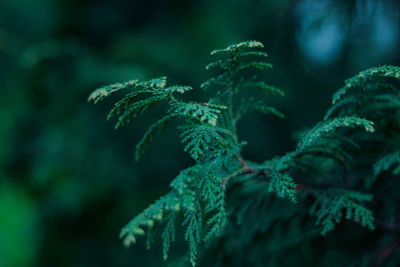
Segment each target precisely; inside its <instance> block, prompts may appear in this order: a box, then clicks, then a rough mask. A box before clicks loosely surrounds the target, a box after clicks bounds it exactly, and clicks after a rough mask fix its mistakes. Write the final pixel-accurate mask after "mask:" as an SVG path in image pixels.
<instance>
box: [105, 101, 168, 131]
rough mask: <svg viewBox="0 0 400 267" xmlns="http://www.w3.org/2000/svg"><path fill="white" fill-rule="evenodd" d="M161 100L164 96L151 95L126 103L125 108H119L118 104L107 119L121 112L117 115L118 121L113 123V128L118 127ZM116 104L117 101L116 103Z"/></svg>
mask: <svg viewBox="0 0 400 267" xmlns="http://www.w3.org/2000/svg"><path fill="white" fill-rule="evenodd" d="M162 100H165V97H164V96H152V97H149V98H146V99H143V100H140V101H137V102H134V103H132V104H128V106H127V107H125V109H124V110H123V109H121V106H120V105H116V106H115V107H114V108H113V109H112V110H111V111H110V113H109V115H108V117H107V119H111V118H112V117H113V116H115V115H117V114H118V115H119V114H120V113H121V112H122V114H121V115H120V116H119V117H118V121H117V123H116V124H115V129H118V128H119V127H121V126H124V125H125V124H127V123H129V122H130V121H131V119H132V118H136V117H137V116H139V115H142V114H143V113H145V112H146V111H147V110H149V109H150V108H151V107H153V106H154V105H155V104H158V103H160V102H161V101H162ZM117 104H118V103H117Z"/></svg>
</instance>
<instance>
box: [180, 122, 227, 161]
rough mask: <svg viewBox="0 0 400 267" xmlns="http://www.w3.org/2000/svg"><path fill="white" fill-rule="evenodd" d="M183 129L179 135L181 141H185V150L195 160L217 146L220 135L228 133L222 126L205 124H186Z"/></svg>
mask: <svg viewBox="0 0 400 267" xmlns="http://www.w3.org/2000/svg"><path fill="white" fill-rule="evenodd" d="M183 129H184V131H183V132H182V134H181V137H182V143H186V146H185V151H187V152H189V154H190V155H191V156H192V157H193V158H194V159H195V160H198V159H199V158H200V157H201V156H202V155H204V152H205V151H207V150H209V149H210V148H213V147H215V146H218V145H219V144H218V140H219V138H220V137H221V135H228V134H230V132H229V131H228V130H226V129H224V128H219V127H215V126H214V127H213V126H206V125H193V126H186V127H184V128H183Z"/></svg>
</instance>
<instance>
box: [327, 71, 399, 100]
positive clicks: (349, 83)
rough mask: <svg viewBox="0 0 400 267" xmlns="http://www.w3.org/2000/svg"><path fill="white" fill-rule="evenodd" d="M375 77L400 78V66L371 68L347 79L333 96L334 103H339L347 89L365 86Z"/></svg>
mask: <svg viewBox="0 0 400 267" xmlns="http://www.w3.org/2000/svg"><path fill="white" fill-rule="evenodd" d="M374 78H394V79H400V67H396V66H382V67H376V68H370V69H368V70H365V71H362V72H360V73H359V74H358V75H356V76H354V77H352V78H350V79H348V80H346V82H345V85H344V86H343V87H342V88H341V89H339V90H338V91H337V92H336V93H335V94H334V95H333V97H332V104H335V103H337V102H338V101H339V100H340V99H341V97H342V96H343V95H345V94H346V93H347V91H348V90H349V89H351V88H353V87H363V86H364V85H366V84H367V83H368V82H369V81H370V80H371V79H374Z"/></svg>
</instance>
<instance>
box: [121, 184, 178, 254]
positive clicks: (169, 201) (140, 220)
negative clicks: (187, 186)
mask: <svg viewBox="0 0 400 267" xmlns="http://www.w3.org/2000/svg"><path fill="white" fill-rule="evenodd" d="M177 203H178V202H177V198H176V196H175V194H174V193H172V192H171V193H169V194H167V195H165V196H164V197H162V198H160V199H159V200H158V201H156V202H155V203H154V204H152V205H150V206H149V207H148V208H147V209H146V210H144V211H143V212H142V213H140V214H139V215H138V216H136V217H135V218H134V219H133V220H131V221H130V222H129V223H128V224H127V225H126V226H125V227H124V228H122V230H121V234H120V237H124V244H125V246H127V247H129V246H130V245H131V244H135V243H136V238H137V236H141V235H144V233H145V231H144V230H143V228H144V227H147V228H148V229H150V228H153V226H154V223H155V222H156V221H161V220H162V219H163V215H164V210H165V209H166V208H167V207H168V208H170V207H175V206H176V204H177Z"/></svg>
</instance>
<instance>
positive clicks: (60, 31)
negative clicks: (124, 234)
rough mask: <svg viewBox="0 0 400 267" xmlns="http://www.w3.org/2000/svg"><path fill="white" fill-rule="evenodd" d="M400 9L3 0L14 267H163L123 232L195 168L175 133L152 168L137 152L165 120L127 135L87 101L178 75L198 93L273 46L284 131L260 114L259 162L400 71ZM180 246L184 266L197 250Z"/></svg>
mask: <svg viewBox="0 0 400 267" xmlns="http://www.w3.org/2000/svg"><path fill="white" fill-rule="evenodd" d="M399 11H400V3H398V1H372V0H364V1H355V0H354V1H338V0H337V1H321V0H305V1H272V0H270V1H267V0H264V1H261V0H242V1H239V0H238V1H228V0H218V1H216V0H197V1H183V0H169V1H166V0H147V1H145V0H142V1H127V0H113V1H106V0H98V1H94V0H85V1H83V0H80V1H78V0H68V1H67V0H63V1H61V0H59V1H55V0H36V1H29V0H2V1H0V266H6V267H7V266H17V267H18V266H160V265H161V264H163V261H162V257H161V250H160V248H159V246H157V242H156V245H155V247H156V248H155V249H152V250H150V251H146V249H145V245H144V242H143V240H141V241H142V242H139V243H138V244H137V245H136V246H135V247H133V248H129V249H126V248H124V247H123V245H122V243H121V241H120V240H119V238H118V234H119V230H120V228H121V227H122V226H123V225H124V224H125V223H127V222H128V221H129V220H130V219H131V218H132V217H133V216H134V215H135V214H137V213H138V212H139V211H141V210H142V209H144V208H145V207H147V205H148V204H150V203H151V202H152V201H153V200H155V199H157V198H158V197H159V196H160V195H161V194H163V193H165V192H167V191H168V184H169V182H170V181H171V180H172V178H173V177H174V176H175V175H176V174H177V173H178V172H179V170H180V169H181V168H184V167H186V166H188V165H190V164H191V163H192V161H191V159H190V158H189V156H188V155H186V154H185V153H183V152H182V150H183V149H182V145H181V144H180V143H179V139H178V138H177V137H178V135H177V132H176V131H175V129H174V127H170V128H169V129H168V130H167V131H166V134H165V136H164V137H163V138H158V139H157V140H156V141H155V143H154V144H153V145H152V146H151V148H150V149H149V150H148V151H147V153H146V154H145V155H144V156H143V158H142V159H141V161H139V162H135V161H134V147H135V144H136V142H137V141H138V140H139V138H140V137H141V135H142V134H143V133H144V131H145V129H146V127H148V126H149V125H150V124H151V122H152V121H154V120H155V118H156V117H158V114H157V112H156V111H154V112H153V113H152V114H150V115H148V116H145V117H142V118H139V119H138V120H136V121H135V122H134V123H133V124H131V125H129V126H127V127H124V128H123V129H120V130H118V131H115V130H113V123H112V122H107V121H106V120H105V117H106V114H107V112H108V110H109V109H110V108H111V106H112V104H113V102H114V101H115V100H116V99H117V98H114V99H109V100H107V101H106V102H104V103H103V104H98V105H92V104H89V103H87V96H88V95H89V93H90V92H91V91H92V90H94V89H96V88H97V87H99V86H102V85H105V84H108V83H112V82H118V81H126V80H130V79H136V78H139V79H147V78H152V77H159V76H168V79H169V83H170V84H182V85H191V86H193V87H194V88H196V89H197V90H195V91H196V92H195V97H196V98H197V99H200V100H201V99H204V98H205V97H206V95H207V92H203V91H202V90H200V89H198V88H199V85H200V84H201V82H202V81H204V80H206V79H207V78H208V77H210V74H208V73H207V72H206V71H205V70H204V66H205V64H206V63H208V62H209V61H210V56H209V52H210V51H211V50H213V49H215V48H223V47H226V46H227V45H229V44H232V43H235V42H239V41H242V40H249V39H256V40H260V41H262V42H263V43H264V44H265V47H266V51H267V52H268V53H269V54H270V58H269V61H270V62H271V63H272V64H273V65H274V69H273V70H272V71H269V72H267V73H266V74H265V75H266V78H267V81H269V83H270V84H272V85H275V86H277V87H280V88H282V89H284V90H285V91H286V93H287V96H285V97H284V98H279V99H278V98H272V99H271V102H273V103H275V105H276V106H277V107H278V108H279V109H280V110H282V111H283V112H284V113H285V114H286V118H285V119H284V120H278V119H275V118H269V117H261V116H256V115H254V116H249V117H247V118H246V119H245V120H244V121H242V122H241V124H240V127H241V129H240V134H241V136H242V139H244V140H248V141H250V142H249V144H248V145H247V146H246V148H245V156H246V157H247V158H248V159H250V160H255V161H261V160H264V159H267V158H270V157H272V156H273V155H276V154H282V153H284V152H286V151H289V150H290V149H292V148H293V147H294V141H293V138H292V134H293V132H294V131H296V130H301V129H302V128H303V127H307V126H312V125H313V124H314V123H315V122H317V121H318V120H320V119H321V118H322V116H323V112H324V110H326V109H327V108H328V107H329V105H330V99H331V94H332V93H333V92H334V91H335V90H336V89H338V88H339V87H341V85H342V84H343V81H344V79H346V78H349V77H350V76H352V75H354V74H355V73H357V72H358V71H360V70H362V69H365V68H368V67H371V66H376V65H383V64H394V65H396V64H397V65H398V64H399V61H400V49H398V48H399V41H400V40H399V36H400V35H399V31H400V19H399V18H400V17H399V14H400V13H399ZM185 249H186V248H185V244H182V242H181V241H180V239H179V238H178V242H177V243H176V244H175V245H174V246H173V248H172V254H171V258H172V259H173V258H176V257H178V256H179V255H180V254H181V253H182V252H184V251H185Z"/></svg>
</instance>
